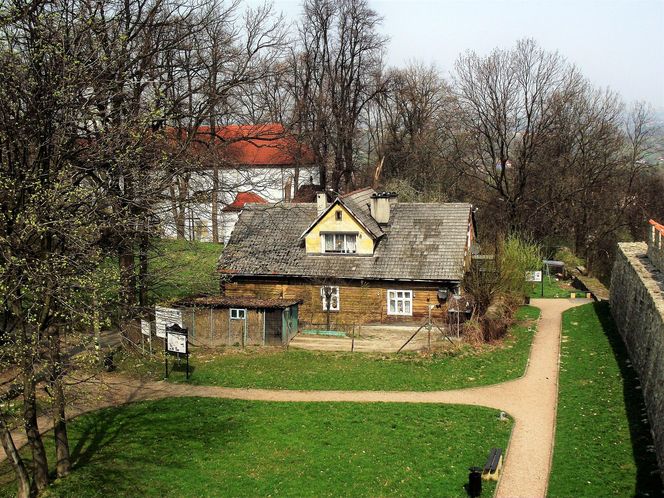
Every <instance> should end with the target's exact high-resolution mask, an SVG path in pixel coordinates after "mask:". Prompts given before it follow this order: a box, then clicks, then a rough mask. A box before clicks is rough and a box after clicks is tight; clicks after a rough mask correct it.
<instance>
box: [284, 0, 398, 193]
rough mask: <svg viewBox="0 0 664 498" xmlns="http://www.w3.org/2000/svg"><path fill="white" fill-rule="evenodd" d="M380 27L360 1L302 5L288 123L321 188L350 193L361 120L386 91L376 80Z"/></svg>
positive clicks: (323, 0) (334, 0) (322, 0)
mask: <svg viewBox="0 0 664 498" xmlns="http://www.w3.org/2000/svg"><path fill="white" fill-rule="evenodd" d="M380 22H381V18H380V17H379V16H378V14H377V13H376V12H375V11H373V10H372V9H371V8H369V6H368V3H367V2H366V1H365V0H307V1H305V3H304V12H303V19H302V21H301V22H300V25H299V46H298V49H297V50H296V51H294V53H293V58H292V65H293V76H294V79H293V83H292V91H293V94H294V100H295V110H294V118H293V121H294V122H295V123H298V124H299V127H300V129H301V133H302V136H304V137H306V138H307V139H308V142H309V144H310V145H311V148H312V150H313V152H314V154H315V157H316V161H317V163H318V165H319V168H320V175H319V176H320V179H321V184H323V185H329V186H330V187H332V188H333V189H334V190H339V189H340V188H342V187H344V188H347V189H349V188H352V187H353V185H354V183H355V172H356V169H357V166H356V155H357V147H356V142H357V138H358V137H357V135H358V124H359V120H360V116H361V114H362V112H363V110H364V108H365V106H366V105H367V104H368V103H369V102H370V101H371V100H372V99H374V98H375V97H376V96H377V95H378V94H380V93H381V92H383V91H384V89H385V88H384V84H383V81H382V79H381V78H377V77H376V74H378V73H380V72H381V68H382V59H381V57H382V51H383V48H384V46H385V43H386V40H385V38H384V37H382V36H381V35H379V34H378V26H379V25H380ZM328 160H330V161H331V162H332V172H331V173H332V174H331V177H330V178H328Z"/></svg>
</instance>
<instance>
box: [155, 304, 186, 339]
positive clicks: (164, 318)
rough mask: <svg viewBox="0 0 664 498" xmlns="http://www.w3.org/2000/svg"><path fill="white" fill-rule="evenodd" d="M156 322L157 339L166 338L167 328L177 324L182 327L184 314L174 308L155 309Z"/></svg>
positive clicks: (158, 307) (159, 307) (157, 307)
mask: <svg viewBox="0 0 664 498" xmlns="http://www.w3.org/2000/svg"><path fill="white" fill-rule="evenodd" d="M154 321H155V325H156V331H155V332H156V334H157V337H161V338H162V339H165V338H166V326H167V325H173V324H174V323H177V324H178V325H179V326H180V327H182V312H181V311H180V310H176V309H173V308H162V307H161V306H155V307H154Z"/></svg>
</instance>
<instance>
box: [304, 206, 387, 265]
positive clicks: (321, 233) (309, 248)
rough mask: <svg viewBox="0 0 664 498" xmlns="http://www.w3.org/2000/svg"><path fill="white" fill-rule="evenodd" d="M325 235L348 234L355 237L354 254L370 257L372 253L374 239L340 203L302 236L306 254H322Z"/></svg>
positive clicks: (327, 211)
mask: <svg viewBox="0 0 664 498" xmlns="http://www.w3.org/2000/svg"><path fill="white" fill-rule="evenodd" d="M327 234H348V235H355V236H356V239H355V240H356V252H355V254H357V255H361V256H371V255H372V254H373V251H374V239H373V237H372V236H371V235H370V234H369V232H368V231H367V230H366V229H365V228H364V227H363V226H362V225H361V224H360V222H359V221H358V220H357V218H356V217H355V215H354V214H353V213H352V212H351V211H350V210H349V209H348V208H346V206H344V205H343V204H342V203H341V202H334V203H332V205H331V206H330V207H329V208H328V209H327V210H326V211H325V212H324V213H323V216H322V217H320V218H319V219H317V220H316V222H315V223H314V224H313V226H311V227H310V228H309V229H308V230H307V232H306V233H305V235H304V241H305V247H306V252H307V254H308V255H310V254H324V252H325V251H324V243H325V242H324V237H325V235H327Z"/></svg>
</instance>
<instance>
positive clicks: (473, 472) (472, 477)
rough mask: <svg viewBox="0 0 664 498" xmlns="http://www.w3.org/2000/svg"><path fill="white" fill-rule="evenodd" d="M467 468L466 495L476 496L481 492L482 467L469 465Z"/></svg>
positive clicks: (473, 497)
mask: <svg viewBox="0 0 664 498" xmlns="http://www.w3.org/2000/svg"><path fill="white" fill-rule="evenodd" d="M468 470H469V471H470V473H469V474H468V489H467V491H468V496H470V497H472V498H476V497H477V496H480V495H481V494H482V468H481V467H470V468H469V469H468Z"/></svg>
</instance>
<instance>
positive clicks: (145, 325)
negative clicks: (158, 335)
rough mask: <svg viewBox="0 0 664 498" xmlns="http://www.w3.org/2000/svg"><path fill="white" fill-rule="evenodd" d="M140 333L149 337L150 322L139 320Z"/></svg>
mask: <svg viewBox="0 0 664 498" xmlns="http://www.w3.org/2000/svg"><path fill="white" fill-rule="evenodd" d="M141 333H142V334H143V335H147V336H148V337H150V322H148V321H147V320H141Z"/></svg>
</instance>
